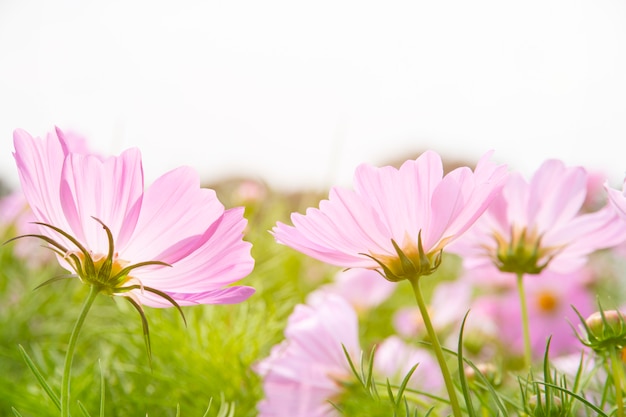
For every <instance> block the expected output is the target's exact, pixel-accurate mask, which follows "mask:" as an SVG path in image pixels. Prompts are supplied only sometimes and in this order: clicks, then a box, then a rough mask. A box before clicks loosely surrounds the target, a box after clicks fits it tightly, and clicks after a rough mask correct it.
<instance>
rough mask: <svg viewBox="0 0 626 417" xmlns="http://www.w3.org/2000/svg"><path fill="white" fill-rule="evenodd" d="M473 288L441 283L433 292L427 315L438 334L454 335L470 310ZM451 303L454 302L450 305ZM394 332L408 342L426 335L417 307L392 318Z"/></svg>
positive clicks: (461, 282)
mask: <svg viewBox="0 0 626 417" xmlns="http://www.w3.org/2000/svg"><path fill="white" fill-rule="evenodd" d="M471 298H472V288H471V286H469V285H468V283H467V282H465V281H463V280H456V281H445V282H440V283H439V284H438V285H437V286H436V287H435V289H434V292H433V295H432V298H431V301H430V304H429V305H428V312H429V316H430V318H431V321H432V323H433V326H434V327H435V329H436V330H437V332H438V333H444V332H446V331H450V330H452V333H457V332H458V329H457V328H456V325H458V324H460V323H461V321H462V320H463V316H464V315H465V313H467V311H468V310H469V309H470V305H471ZM450 300H454V302H450ZM393 325H394V328H395V330H396V332H397V333H398V334H399V335H401V336H403V337H407V338H412V337H415V336H418V335H419V334H425V332H426V328H425V327H424V321H423V319H422V315H421V314H420V311H419V308H417V307H405V308H401V309H398V310H397V311H396V313H395V314H394V316H393Z"/></svg>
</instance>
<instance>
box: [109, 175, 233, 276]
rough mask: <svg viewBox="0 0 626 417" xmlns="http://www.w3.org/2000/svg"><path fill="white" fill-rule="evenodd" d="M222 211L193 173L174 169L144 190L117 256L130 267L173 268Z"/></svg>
mask: <svg viewBox="0 0 626 417" xmlns="http://www.w3.org/2000/svg"><path fill="white" fill-rule="evenodd" d="M223 211H224V206H223V205H222V203H220V202H219V200H218V199H217V197H216V195H215V192H214V191H213V190H209V189H202V188H200V179H199V178H198V174H197V173H196V172H195V171H194V170H193V169H191V168H189V167H181V168H177V169H174V170H172V171H170V172H168V173H166V174H164V175H163V176H161V177H160V178H158V179H157V180H156V181H155V182H154V183H153V184H152V185H151V186H150V188H149V189H148V190H146V192H145V194H144V196H143V205H142V208H141V213H140V214H139V218H138V219H137V226H136V228H135V231H134V233H133V235H132V237H131V239H130V240H129V241H128V243H127V244H126V246H125V247H120V253H123V255H124V256H125V257H126V259H127V260H129V261H131V262H133V263H136V262H142V261H153V260H157V261H161V262H166V263H169V264H173V263H174V262H177V261H179V260H180V259H182V258H184V257H185V256H187V255H188V254H190V253H191V252H193V251H194V250H195V249H197V247H198V246H199V245H201V244H202V236H203V235H204V233H205V232H206V230H207V229H208V228H209V227H210V226H211V224H212V223H213V222H215V220H216V219H218V218H219V217H220V216H221V215H222V213H223Z"/></svg>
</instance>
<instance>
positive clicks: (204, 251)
mask: <svg viewBox="0 0 626 417" xmlns="http://www.w3.org/2000/svg"><path fill="white" fill-rule="evenodd" d="M14 144H15V153H14V156H15V160H16V162H17V167H18V172H19V177H20V181H21V184H22V189H23V192H24V195H25V196H26V199H27V200H28V202H29V204H30V207H31V208H32V211H33V213H34V216H35V218H36V220H37V221H38V222H39V226H40V227H39V230H40V235H37V236H38V237H41V238H43V239H44V240H46V241H47V242H48V243H49V244H50V245H51V247H52V248H53V249H54V250H55V252H57V255H58V257H59V261H60V263H61V265H62V266H63V267H64V268H66V269H68V270H69V271H71V272H74V273H75V274H76V275H78V276H79V277H80V278H81V279H82V280H83V281H86V282H88V283H89V284H91V285H96V286H98V288H100V290H101V291H103V292H105V293H109V294H116V295H125V296H128V297H129V299H130V300H133V301H132V302H133V303H137V304H138V305H139V304H144V305H148V306H152V307H168V306H171V305H173V304H174V305H176V304H177V305H192V304H205V303H237V302H240V301H243V300H245V299H247V298H248V297H250V295H252V293H253V292H254V289H253V288H250V287H245V286H228V285H229V284H231V283H233V282H235V281H237V280H239V279H241V278H243V277H244V276H246V275H247V274H249V273H250V272H251V270H252V268H253V265H254V261H253V259H252V257H251V256H250V247H251V245H250V243H247V242H245V241H243V239H242V237H243V229H244V227H245V226H246V220H245V218H244V217H243V209H242V208H235V209H230V210H225V209H224V207H223V205H222V204H221V203H220V202H219V201H218V199H217V198H216V195H215V193H214V191H212V190H208V189H202V188H200V181H199V178H198V176H197V174H196V173H195V172H194V171H193V170H192V169H190V168H187V167H181V168H178V169H175V170H172V171H170V172H168V173H166V174H164V175H163V176H161V177H160V178H158V179H157V180H156V181H155V182H154V184H152V186H151V187H149V188H148V189H146V190H144V183H143V170H142V166H141V157H140V154H139V151H138V150H136V149H129V150H126V151H124V152H123V153H122V154H121V155H120V156H116V157H108V158H106V157H103V156H99V155H94V154H89V153H88V152H87V151H86V150H84V149H83V150H82V151H80V150H79V152H74V151H73V150H72V148H71V146H68V142H67V139H66V138H65V135H64V134H63V132H61V131H60V130H59V129H57V130H56V132H53V133H50V134H48V136H47V137H46V138H45V139H40V138H33V137H32V136H31V135H29V134H28V133H27V132H25V131H23V130H16V131H15V133H14Z"/></svg>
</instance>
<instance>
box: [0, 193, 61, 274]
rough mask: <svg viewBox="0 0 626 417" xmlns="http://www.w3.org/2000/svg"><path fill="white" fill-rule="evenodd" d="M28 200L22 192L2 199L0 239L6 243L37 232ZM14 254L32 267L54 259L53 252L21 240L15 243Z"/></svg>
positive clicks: (31, 241)
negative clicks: (17, 237) (19, 236)
mask: <svg viewBox="0 0 626 417" xmlns="http://www.w3.org/2000/svg"><path fill="white" fill-rule="evenodd" d="M34 220H35V217H34V216H33V213H32V211H31V210H30V207H28V203H27V202H26V199H25V198H24V196H23V195H22V193H21V192H16V193H12V194H9V195H5V196H3V197H2V198H0V238H1V239H2V240H3V241H6V240H7V239H9V238H12V237H13V236H15V235H26V234H31V233H36V232H37V226H36V225H34V224H32V222H33V221H34ZM13 254H14V255H15V256H16V257H18V258H20V259H22V260H24V261H25V262H27V263H28V264H29V265H32V266H41V265H42V264H45V263H46V262H48V261H50V260H51V259H52V257H51V256H50V255H51V252H50V251H48V250H45V249H44V248H42V247H41V243H39V242H35V241H33V240H25V239H23V240H21V241H19V242H16V243H15V246H14V248H13Z"/></svg>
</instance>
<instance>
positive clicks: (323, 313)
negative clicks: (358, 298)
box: [254, 294, 360, 417]
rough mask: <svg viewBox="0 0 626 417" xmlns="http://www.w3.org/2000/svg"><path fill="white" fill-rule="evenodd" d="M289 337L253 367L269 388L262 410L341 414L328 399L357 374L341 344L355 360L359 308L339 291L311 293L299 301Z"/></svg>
mask: <svg viewBox="0 0 626 417" xmlns="http://www.w3.org/2000/svg"><path fill="white" fill-rule="evenodd" d="M285 338H286V340H285V341H283V342H282V343H281V344H279V345H276V346H274V348H273V349H272V351H271V353H270V356H269V357H267V358H265V359H263V360H262V361H261V362H259V363H258V364H257V365H256V366H255V368H254V369H255V371H256V372H257V373H258V374H259V375H260V376H261V377H262V378H263V392H264V394H265V398H264V399H263V400H262V401H261V402H260V403H259V404H258V406H257V408H258V410H259V416H260V417H269V416H272V417H318V416H319V417H326V416H336V415H338V413H337V411H336V410H335V408H334V407H333V406H332V404H331V403H330V401H332V400H336V399H337V398H338V396H340V395H341V394H342V393H343V391H344V388H343V386H342V383H343V382H345V381H351V380H352V379H354V374H353V373H352V371H351V370H350V366H349V363H348V359H347V358H346V356H345V353H344V350H343V348H342V345H343V346H345V348H346V350H347V351H348V353H349V354H350V356H351V358H352V360H353V361H355V363H358V362H357V360H358V359H357V358H358V357H359V353H360V347H359V340H358V322H357V317H356V313H355V311H354V310H353V309H352V307H351V306H350V305H349V304H348V303H347V302H346V301H345V300H344V299H343V298H342V297H340V296H338V295H334V294H326V295H325V296H321V297H313V298H312V299H311V301H310V304H300V305H297V306H296V308H295V309H294V311H293V313H292V314H291V316H290V317H289V321H288V324H287V328H286V329H285Z"/></svg>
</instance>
